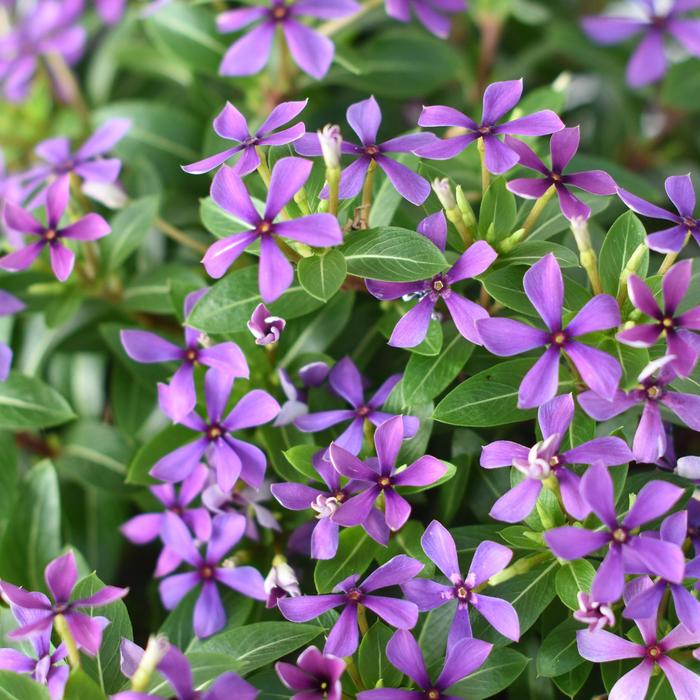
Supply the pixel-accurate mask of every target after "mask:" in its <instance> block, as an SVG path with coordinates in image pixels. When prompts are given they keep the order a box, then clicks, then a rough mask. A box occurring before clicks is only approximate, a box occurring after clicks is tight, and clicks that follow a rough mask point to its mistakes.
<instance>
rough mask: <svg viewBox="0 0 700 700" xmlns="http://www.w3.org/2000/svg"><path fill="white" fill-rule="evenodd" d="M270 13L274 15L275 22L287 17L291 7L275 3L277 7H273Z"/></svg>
mask: <svg viewBox="0 0 700 700" xmlns="http://www.w3.org/2000/svg"><path fill="white" fill-rule="evenodd" d="M270 14H271V15H272V19H274V20H275V22H281V21H282V20H284V19H286V18H287V15H288V14H289V8H288V7H285V6H284V5H275V7H273V8H272V10H271V12H270Z"/></svg>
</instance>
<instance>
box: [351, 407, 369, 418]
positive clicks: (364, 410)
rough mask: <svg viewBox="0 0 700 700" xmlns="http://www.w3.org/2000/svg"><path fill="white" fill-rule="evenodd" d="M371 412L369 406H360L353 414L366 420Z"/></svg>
mask: <svg viewBox="0 0 700 700" xmlns="http://www.w3.org/2000/svg"><path fill="white" fill-rule="evenodd" d="M371 411H372V409H371V408H370V407H369V406H360V407H359V408H358V409H357V410H356V411H355V413H356V414H357V416H358V417H359V418H366V417H367V416H368V415H369V414H370V412H371Z"/></svg>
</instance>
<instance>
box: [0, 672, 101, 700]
mask: <svg viewBox="0 0 700 700" xmlns="http://www.w3.org/2000/svg"><path fill="white" fill-rule="evenodd" d="M0 700H49V691H48V689H47V687H46V686H45V685H39V684H38V683H37V682H36V681H33V680H32V679H31V678H30V677H29V676H26V675H24V674H20V673H15V672H14V671H0ZM86 700H88V699H87V698H86Z"/></svg>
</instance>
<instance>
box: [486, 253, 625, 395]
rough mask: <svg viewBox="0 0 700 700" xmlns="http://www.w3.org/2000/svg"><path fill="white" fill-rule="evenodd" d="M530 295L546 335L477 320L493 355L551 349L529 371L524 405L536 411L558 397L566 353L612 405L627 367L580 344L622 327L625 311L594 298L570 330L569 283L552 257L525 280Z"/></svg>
mask: <svg viewBox="0 0 700 700" xmlns="http://www.w3.org/2000/svg"><path fill="white" fill-rule="evenodd" d="M523 287H524V288H525V293H526V294H527V297H528V299H529V300H530V302H531V303H532V305H533V306H534V307H535V309H536V310H537V313H538V314H539V315H540V317H541V318H542V320H543V321H544V322H545V325H546V326H547V329H548V330H547V331H542V330H539V329H537V328H532V326H529V325H526V324H524V323H520V321H514V320H513V319H510V318H487V319H484V320H483V321H477V324H476V326H477V330H478V331H479V334H480V335H481V340H482V342H483V344H484V346H485V347H486V349H487V350H488V351H489V352H492V353H493V354H494V355H499V356H501V357H509V356H511V355H518V354H520V353H521V352H527V351H528V350H532V349H534V348H538V347H541V346H543V345H547V346H548V347H547V350H546V351H545V353H544V354H543V355H542V356H541V357H540V359H539V360H537V362H536V363H535V364H534V365H533V366H532V368H531V369H530V370H529V371H528V373H527V374H526V375H525V378H524V379H523V381H522V383H521V384H520V389H519V391H518V406H519V407H520V408H532V407H534V406H540V405H542V404H543V403H545V401H549V400H550V399H552V398H554V396H555V395H556V393H557V387H558V385H559V358H560V356H561V353H562V352H566V354H567V355H568V357H569V359H570V360H571V361H572V362H573V363H574V366H575V367H576V369H577V370H578V371H579V374H580V375H581V378H582V379H583V381H584V382H586V384H588V386H589V387H590V388H591V389H593V390H594V391H596V392H597V393H598V394H600V395H601V396H602V397H604V398H606V399H608V400H611V399H612V398H613V396H614V395H615V391H616V390H617V387H618V384H619V383H620V378H621V376H622V368H621V367H620V364H619V363H618V361H617V360H616V359H615V358H613V357H611V356H610V355H608V353H606V352H603V351H602V350H598V349H597V348H592V347H590V346H588V345H584V344H583V343H581V342H579V341H578V340H575V339H576V338H577V337H578V336H582V335H587V334H588V333H595V332H596V331H604V330H608V329H609V328H614V327H616V326H618V325H619V324H620V309H619V308H618V306H617V302H616V301H615V299H613V298H612V297H611V296H609V295H608V294H598V295H597V296H594V297H593V298H592V299H591V300H590V301H589V302H588V303H587V304H586V305H585V306H584V307H583V308H582V309H581V310H580V311H579V312H578V313H577V314H576V316H575V317H574V318H573V319H572V320H571V321H570V322H569V324H568V325H567V326H566V327H564V324H563V322H562V310H563V305H564V279H563V277H562V274H561V269H560V268H559V263H558V262H557V259H556V258H555V257H554V255H552V253H548V254H547V255H545V256H544V257H543V258H542V259H541V260H540V261H538V262H537V263H535V264H534V265H533V266H532V267H531V268H530V269H529V270H528V271H527V272H526V273H525V277H524V278H523Z"/></svg>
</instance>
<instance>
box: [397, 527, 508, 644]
mask: <svg viewBox="0 0 700 700" xmlns="http://www.w3.org/2000/svg"><path fill="white" fill-rule="evenodd" d="M421 546H422V547H423V551H424V552H425V554H426V556H427V557H428V559H430V560H431V561H432V562H433V563H434V564H435V566H437V568H438V569H440V571H441V572H442V573H443V574H444V576H445V577H447V578H448V579H449V580H450V585H449V586H446V585H444V584H441V583H437V582H435V581H432V580H430V579H427V578H417V579H414V580H413V581H409V582H408V583H405V584H404V585H403V586H402V587H401V588H402V590H403V592H404V595H405V596H406V598H408V600H412V601H413V602H414V603H415V604H416V605H417V606H418V610H420V611H421V612H425V611H427V610H434V609H435V608H439V607H440V606H442V605H446V604H447V603H450V602H451V601H456V605H455V606H454V618H453V620H452V625H451V626H450V631H449V634H448V637H447V648H448V650H450V649H452V648H453V647H454V646H455V644H457V642H460V641H461V640H462V639H464V638H466V637H471V636H472V628H471V624H470V622H469V606H470V605H471V606H472V607H474V608H475V609H476V610H478V611H479V612H480V613H481V614H482V615H483V616H484V617H485V618H486V619H487V620H488V622H489V624H491V625H492V626H493V627H494V628H495V629H496V630H498V632H500V633H501V634H502V635H503V636H504V637H508V639H512V640H513V641H515V642H517V641H518V639H520V622H519V620H518V613H517V612H516V611H515V608H514V607H513V606H512V605H511V604H510V603H509V602H508V601H505V600H502V599H501V598H493V597H492V596H485V595H482V594H481V593H477V591H476V590H475V589H477V588H478V587H479V586H481V585H482V584H484V583H486V581H488V580H489V579H490V578H491V577H492V576H494V575H495V574H497V573H498V572H499V571H502V570H503V569H505V567H506V566H508V564H509V562H510V560H511V558H512V556H513V552H511V550H510V549H508V547H504V546H503V545H501V544H497V543H496V542H489V541H486V542H481V544H479V546H478V547H477V548H476V552H474V558H473V559H472V562H471V564H470V565H469V571H468V572H467V574H466V576H463V575H462V572H461V569H460V567H459V561H458V559H457V547H456V546H455V541H454V539H453V538H452V535H451V534H450V532H449V531H448V530H447V528H445V527H444V526H443V525H442V524H441V523H439V522H438V521H437V520H433V521H432V522H431V523H430V525H428V527H427V528H426V529H425V532H424V533H423V536H422V537H421Z"/></svg>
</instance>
